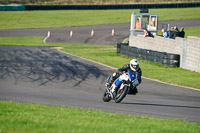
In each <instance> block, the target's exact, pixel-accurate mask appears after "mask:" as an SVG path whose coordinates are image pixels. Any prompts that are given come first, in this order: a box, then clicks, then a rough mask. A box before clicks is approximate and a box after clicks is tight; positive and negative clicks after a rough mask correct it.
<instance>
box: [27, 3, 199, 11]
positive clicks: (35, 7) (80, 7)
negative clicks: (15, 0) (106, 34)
mask: <svg viewBox="0 0 200 133" xmlns="http://www.w3.org/2000/svg"><path fill="white" fill-rule="evenodd" d="M186 7H200V2H194V3H167V4H129V5H26V6H25V8H26V9H25V10H105V9H142V8H186Z"/></svg>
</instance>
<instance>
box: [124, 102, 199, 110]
mask: <svg viewBox="0 0 200 133" xmlns="http://www.w3.org/2000/svg"><path fill="white" fill-rule="evenodd" d="M122 104H132V105H140V106H157V107H173V108H194V109H200V107H195V106H180V105H167V104H166V105H164V104H150V103H126V102H122Z"/></svg>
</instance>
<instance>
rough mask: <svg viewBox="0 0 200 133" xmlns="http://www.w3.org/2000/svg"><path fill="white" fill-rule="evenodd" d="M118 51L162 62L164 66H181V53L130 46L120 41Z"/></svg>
mask: <svg viewBox="0 0 200 133" xmlns="http://www.w3.org/2000/svg"><path fill="white" fill-rule="evenodd" d="M117 53H120V54H124V55H127V56H129V57H135V58H140V59H143V60H147V61H150V62H156V63H160V64H162V65H163V66H170V67H179V66H180V55H177V54H171V53H166V52H158V51H153V50H148V49H141V48H137V47H130V46H129V45H128V43H118V44H117Z"/></svg>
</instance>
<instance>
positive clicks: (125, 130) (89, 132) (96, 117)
mask: <svg viewBox="0 0 200 133" xmlns="http://www.w3.org/2000/svg"><path fill="white" fill-rule="evenodd" d="M0 108H1V110H0V118H1V119H0V132H10V133H13V132H16V133H25V132H28V133H29V132H30V133H31V132H48V133H49V132H52V133H53V132H55V133H57V132H67V133H72V132H73V133H116V132H117V133H133V132H134V133H178V132H180V133H199V131H200V125H199V124H198V123H192V122H186V121H183V120H167V119H158V118H153V117H146V116H134V115H125V114H118V113H107V112H103V111H95V110H89V109H78V108H74V107H61V106H60V107H59V106H47V105H38V104H26V103H16V102H6V101H0Z"/></svg>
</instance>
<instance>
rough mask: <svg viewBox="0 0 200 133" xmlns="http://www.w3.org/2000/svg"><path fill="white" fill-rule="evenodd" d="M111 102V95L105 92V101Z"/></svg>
mask: <svg viewBox="0 0 200 133" xmlns="http://www.w3.org/2000/svg"><path fill="white" fill-rule="evenodd" d="M110 100H111V97H110V96H109V93H108V92H107V91H105V92H104V94H103V101H104V102H109V101H110Z"/></svg>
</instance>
